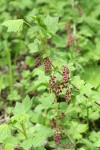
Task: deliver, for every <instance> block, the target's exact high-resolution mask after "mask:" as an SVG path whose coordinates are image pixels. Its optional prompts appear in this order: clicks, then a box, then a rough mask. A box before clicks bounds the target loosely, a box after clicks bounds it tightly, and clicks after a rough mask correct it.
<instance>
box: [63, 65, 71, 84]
mask: <svg viewBox="0 0 100 150" xmlns="http://www.w3.org/2000/svg"><path fill="white" fill-rule="evenodd" d="M62 68H63V70H62V75H63V82H64V83H68V82H69V79H70V74H69V68H68V67H67V66H64V65H63V66H62Z"/></svg>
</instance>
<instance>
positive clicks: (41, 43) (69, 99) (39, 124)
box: [0, 1, 100, 150]
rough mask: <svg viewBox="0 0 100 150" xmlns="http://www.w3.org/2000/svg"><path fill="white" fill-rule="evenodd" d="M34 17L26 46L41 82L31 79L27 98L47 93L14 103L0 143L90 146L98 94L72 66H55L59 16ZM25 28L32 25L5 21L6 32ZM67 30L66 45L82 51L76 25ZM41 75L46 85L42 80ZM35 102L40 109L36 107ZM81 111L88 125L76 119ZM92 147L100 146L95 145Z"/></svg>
mask: <svg viewBox="0 0 100 150" xmlns="http://www.w3.org/2000/svg"><path fill="white" fill-rule="evenodd" d="M72 7H73V9H77V10H78V12H79V13H78V14H79V16H81V15H82V12H81V7H80V6H79V5H77V7H76V6H75V4H74V1H72ZM32 19H33V23H34V24H35V27H36V28H35V30H34V32H33V34H34V38H33V42H32V43H30V44H28V48H29V50H30V53H31V54H32V55H34V56H35V63H34V70H33V74H34V78H36V76H35V75H37V74H38V76H39V75H40V78H39V77H38V79H37V83H36V85H35V84H34V80H33V81H32V86H30V85H29V89H28V92H27V94H29V92H31V91H36V90H38V88H40V89H41V87H44V90H45V93H43V91H42V92H40V93H39V95H38V96H37V98H36V99H35V98H34V97H32V99H30V98H29V96H26V97H25V98H24V100H23V101H22V102H21V103H19V102H17V103H16V106H15V108H14V110H13V112H12V116H11V118H10V119H9V121H8V122H7V124H2V125H0V143H2V147H3V148H4V149H5V150H7V148H9V149H11V150H13V149H14V148H17V147H20V148H21V149H25V150H45V149H46V148H49V147H50V148H52V149H60V150H64V149H68V148H70V149H76V148H77V145H78V144H79V143H83V142H84V144H86V145H89V144H90V143H89V141H88V140H85V139H83V140H82V138H83V137H87V138H88V139H89V138H90V139H91V136H90V135H89V131H90V123H89V119H90V111H91V108H92V107H95V108H97V107H99V105H100V104H99V103H98V102H96V98H97V92H95V91H94V90H93V86H92V85H91V84H88V83H85V82H84V80H82V79H81V78H80V77H79V76H78V75H73V74H74V73H73V69H72V68H71V66H70V64H69V63H66V64H63V65H62V63H61V66H56V65H55V64H54V62H53V60H52V57H51V53H50V51H49V48H48V45H49V44H48V43H49V42H50V41H51V39H52V38H56V37H57V34H56V32H57V31H58V27H59V23H58V20H59V18H58V17H51V16H50V15H47V17H46V18H42V17H41V16H32ZM71 23H73V28H71ZM24 24H26V25H28V26H29V27H30V28H32V25H30V24H29V23H27V22H26V21H24V20H23V19H17V20H9V21H5V22H4V23H3V24H2V25H4V26H6V27H7V28H8V30H7V31H8V32H20V31H22V29H23V25H24ZM66 31H67V44H66V46H67V47H68V48H69V49H70V50H71V51H72V50H73V47H74V50H76V51H78V50H79V47H78V45H77V41H78V39H77V37H76V34H77V33H76V23H75V22H71V21H69V20H68V22H67V25H66ZM74 52H75V51H74ZM73 68H74V66H73ZM41 70H42V71H41ZM36 73H37V74H36ZM43 75H44V76H45V79H44V81H42V80H43V78H42V77H43ZM40 94H42V95H40ZM62 99H63V101H62ZM35 101H36V103H37V106H35V108H33V107H32V106H34V102H35ZM73 106H75V108H73ZM95 108H94V109H95ZM81 109H82V110H83V111H84V112H85V113H84V114H85V115H84V114H82V113H81V114H80V116H79V117H84V122H79V120H78V122H76V121H75V120H74V119H73V116H74V115H75V116H76V114H77V113H79V112H80V111H81ZM97 109H98V108H97ZM36 114H38V115H37V118H35V115H36ZM73 114H74V115H73ZM33 115H34V116H33ZM39 118H40V120H39ZM85 132H87V135H85ZM93 134H95V133H93ZM87 143H88V144H87ZM90 147H91V146H90ZM94 147H96V146H95V145H93V148H94ZM83 149H84V148H83Z"/></svg>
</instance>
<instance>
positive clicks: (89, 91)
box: [80, 83, 93, 96]
mask: <svg viewBox="0 0 100 150" xmlns="http://www.w3.org/2000/svg"><path fill="white" fill-rule="evenodd" d="M92 88H93V86H92V85H91V84H89V83H87V84H85V85H83V86H82V88H81V90H80V94H82V95H83V94H86V95H87V96H91V94H92Z"/></svg>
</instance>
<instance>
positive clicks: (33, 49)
mask: <svg viewBox="0 0 100 150" xmlns="http://www.w3.org/2000/svg"><path fill="white" fill-rule="evenodd" d="M40 44H41V42H40V41H39V40H38V39H35V40H34V43H30V44H28V48H29V49H30V53H36V52H37V51H38V50H39V45H40Z"/></svg>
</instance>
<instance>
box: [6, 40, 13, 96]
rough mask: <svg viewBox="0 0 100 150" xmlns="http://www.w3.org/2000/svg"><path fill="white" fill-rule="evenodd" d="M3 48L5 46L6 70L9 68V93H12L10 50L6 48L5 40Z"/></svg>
mask: <svg viewBox="0 0 100 150" xmlns="http://www.w3.org/2000/svg"><path fill="white" fill-rule="evenodd" d="M4 46H5V51H6V54H7V63H8V68H9V86H10V93H12V90H13V73H12V64H11V54H10V50H9V47H8V42H7V40H5V42H4Z"/></svg>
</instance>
